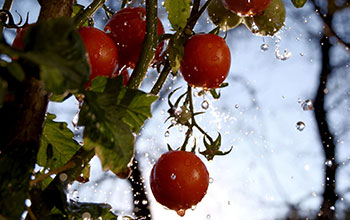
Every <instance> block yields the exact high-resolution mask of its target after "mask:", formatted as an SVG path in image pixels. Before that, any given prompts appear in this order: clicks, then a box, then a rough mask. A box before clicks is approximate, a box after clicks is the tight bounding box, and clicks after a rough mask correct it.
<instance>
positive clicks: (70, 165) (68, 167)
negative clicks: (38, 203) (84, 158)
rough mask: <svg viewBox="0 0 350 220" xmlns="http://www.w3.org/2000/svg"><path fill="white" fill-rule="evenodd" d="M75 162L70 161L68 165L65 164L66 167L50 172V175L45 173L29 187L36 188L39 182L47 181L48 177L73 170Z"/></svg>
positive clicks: (30, 183) (31, 182)
mask: <svg viewBox="0 0 350 220" xmlns="http://www.w3.org/2000/svg"><path fill="white" fill-rule="evenodd" d="M75 165H76V164H75V162H74V161H70V162H68V163H67V164H65V165H64V166H62V167H58V168H56V169H54V170H51V171H50V172H48V173H45V174H42V175H40V176H38V177H37V178H35V179H34V180H32V181H30V182H29V185H30V187H32V186H34V185H35V184H36V183H38V182H41V181H43V180H44V179H46V178H47V177H49V176H51V175H52V174H58V173H61V172H64V171H66V170H69V169H71V168H73V167H74V166H75Z"/></svg>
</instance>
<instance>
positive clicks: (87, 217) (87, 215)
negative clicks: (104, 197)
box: [81, 212, 91, 220]
mask: <svg viewBox="0 0 350 220" xmlns="http://www.w3.org/2000/svg"><path fill="white" fill-rule="evenodd" d="M81 217H82V218H83V220H90V219H91V214H90V213H89V212H84V213H83V214H82V215H81Z"/></svg>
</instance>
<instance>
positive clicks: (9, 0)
mask: <svg viewBox="0 0 350 220" xmlns="http://www.w3.org/2000/svg"><path fill="white" fill-rule="evenodd" d="M12 3H13V0H5V1H4V4H3V6H2V9H3V10H7V11H10V9H11V6H12ZM1 16H7V15H5V14H2V15H1ZM5 20H6V18H4V19H3V18H2V17H1V21H5ZM3 29H4V24H0V32H1V33H0V42H4V41H5V40H4V35H3V33H2V31H3Z"/></svg>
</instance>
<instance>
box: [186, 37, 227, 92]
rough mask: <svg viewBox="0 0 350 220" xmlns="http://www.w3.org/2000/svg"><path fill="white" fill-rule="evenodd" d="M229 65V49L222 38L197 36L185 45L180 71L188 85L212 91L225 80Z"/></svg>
mask: <svg viewBox="0 0 350 220" xmlns="http://www.w3.org/2000/svg"><path fill="white" fill-rule="evenodd" d="M230 65H231V53H230V49H229V47H228V46H227V44H226V42H225V40H224V39H223V38H221V37H220V36H217V35H214V34H198V35H194V36H193V37H191V38H190V39H189V40H188V41H187V43H186V45H185V49H184V57H183V59H182V61H181V66H180V71H181V73H182V75H183V77H184V79H185V81H186V82H187V83H188V84H189V85H191V86H194V87H203V88H208V89H212V88H217V87H219V86H220V85H221V83H222V82H223V81H224V80H225V79H226V77H227V75H228V72H229V70H230Z"/></svg>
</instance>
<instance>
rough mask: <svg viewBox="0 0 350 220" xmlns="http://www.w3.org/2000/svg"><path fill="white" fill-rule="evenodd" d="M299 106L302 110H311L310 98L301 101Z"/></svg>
mask: <svg viewBox="0 0 350 220" xmlns="http://www.w3.org/2000/svg"><path fill="white" fill-rule="evenodd" d="M301 108H302V109H303V110H304V111H311V110H312V108H313V105H312V101H311V100H310V99H307V100H305V101H303V103H301Z"/></svg>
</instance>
